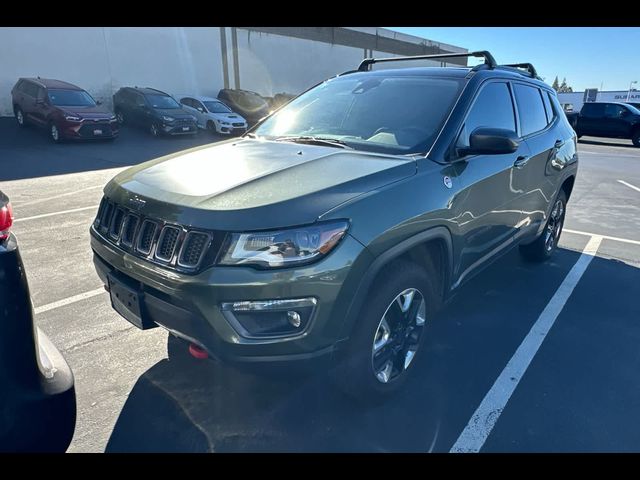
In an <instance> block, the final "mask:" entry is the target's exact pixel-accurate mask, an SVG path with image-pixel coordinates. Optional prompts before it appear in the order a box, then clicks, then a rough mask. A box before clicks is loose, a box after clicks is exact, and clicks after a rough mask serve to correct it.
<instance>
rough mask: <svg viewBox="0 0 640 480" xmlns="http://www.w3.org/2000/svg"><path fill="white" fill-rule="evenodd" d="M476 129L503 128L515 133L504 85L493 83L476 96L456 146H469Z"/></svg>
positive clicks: (507, 94)
mask: <svg viewBox="0 0 640 480" xmlns="http://www.w3.org/2000/svg"><path fill="white" fill-rule="evenodd" d="M478 127H491V128H504V129H506V130H511V131H512V132H515V131H516V119H515V115H514V112H513V102H512V100H511V93H509V87H508V85H507V84H506V83H502V82H499V83H498V82H493V83H489V84H488V85H486V86H485V87H484V88H483V89H482V90H480V93H479V94H478V96H477V98H476V100H475V102H474V103H473V106H472V107H471V111H469V114H468V115H467V119H466V120H465V122H464V127H463V129H462V133H461V134H460V138H459V140H458V146H465V147H468V146H469V136H470V135H471V133H472V132H473V131H474V130H475V129H476V128H478Z"/></svg>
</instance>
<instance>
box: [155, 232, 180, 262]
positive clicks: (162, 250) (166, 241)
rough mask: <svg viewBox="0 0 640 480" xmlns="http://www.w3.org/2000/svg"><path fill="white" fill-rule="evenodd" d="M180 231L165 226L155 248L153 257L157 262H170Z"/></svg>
mask: <svg viewBox="0 0 640 480" xmlns="http://www.w3.org/2000/svg"><path fill="white" fill-rule="evenodd" d="M180 232H181V229H180V228H178V227H174V226H171V225H166V226H165V227H164V228H163V229H162V232H160V237H159V238H158V244H157V246H156V253H155V256H156V258H157V259H158V260H162V261H164V262H170V261H171V259H172V258H173V253H174V252H175V249H176V245H177V244H178V238H179V237H180Z"/></svg>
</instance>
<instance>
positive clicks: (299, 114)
mask: <svg viewBox="0 0 640 480" xmlns="http://www.w3.org/2000/svg"><path fill="white" fill-rule="evenodd" d="M461 85H462V81H461V80H460V79H456V78H435V77H427V76H424V77H417V76H416V77H413V76H400V75H398V76H382V75H371V74H353V75H346V76H344V77H337V78H333V79H331V80H327V81H326V82H324V83H322V84H321V85H319V86H317V87H315V88H313V89H312V90H309V91H308V92H306V93H304V94H302V95H301V96H299V97H297V98H296V99H295V100H293V101H291V102H290V103H289V104H287V105H286V106H284V107H283V108H282V109H281V110H279V111H278V112H277V113H275V114H274V115H272V116H271V117H269V118H268V119H267V120H266V121H265V122H264V123H263V124H262V125H261V126H260V127H259V128H258V129H257V130H256V131H255V132H254V133H255V134H256V135H259V136H265V137H267V138H277V139H280V140H287V137H299V136H314V137H324V138H331V139H336V140H341V141H343V142H345V143H346V144H347V145H348V146H351V147H353V148H355V149H361V150H369V151H377V152H388V153H395V154H407V153H417V152H425V151H427V150H429V148H430V147H431V144H432V143H433V141H434V140H435V138H436V136H437V134H438V133H439V131H440V128H441V127H442V124H443V123H444V120H445V119H446V117H447V115H448V114H449V112H450V110H451V107H452V105H453V103H454V102H455V100H456V98H457V97H458V94H459V92H460V89H461Z"/></svg>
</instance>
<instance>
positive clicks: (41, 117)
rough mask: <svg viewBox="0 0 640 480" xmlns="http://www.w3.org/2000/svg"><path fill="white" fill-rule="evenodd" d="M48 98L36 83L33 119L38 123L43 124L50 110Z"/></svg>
mask: <svg viewBox="0 0 640 480" xmlns="http://www.w3.org/2000/svg"><path fill="white" fill-rule="evenodd" d="M50 109H51V107H50V105H49V99H48V98H47V92H46V90H45V89H44V88H43V87H41V86H39V85H37V86H36V99H35V105H34V108H33V119H34V121H35V122H36V123H38V124H39V125H45V124H46V123H47V118H48V117H49V112H50Z"/></svg>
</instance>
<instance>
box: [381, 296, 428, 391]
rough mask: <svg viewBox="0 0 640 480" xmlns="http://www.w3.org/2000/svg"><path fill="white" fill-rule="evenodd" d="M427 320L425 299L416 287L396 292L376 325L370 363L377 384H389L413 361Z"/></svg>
mask: <svg viewBox="0 0 640 480" xmlns="http://www.w3.org/2000/svg"><path fill="white" fill-rule="evenodd" d="M425 317H426V304H425V301H424V296H423V295H422V293H421V292H420V291H419V290H418V289H416V288H408V289H406V290H404V291H403V292H401V293H399V294H398V295H397V296H396V297H395V298H394V299H393V301H392V302H391V303H390V304H389V306H388V307H387V309H386V310H385V312H384V315H383V316H382V318H381V319H380V322H379V323H378V328H377V329H376V333H375V335H374V338H373V346H372V351H371V362H372V366H373V373H374V375H375V377H376V379H377V380H378V381H379V382H380V383H388V382H390V381H392V380H394V379H395V378H397V377H398V376H399V375H401V374H402V373H403V372H404V371H406V370H407V369H408V368H409V366H410V365H411V362H412V361H413V359H414V358H415V355H416V352H417V350H418V347H419V346H420V339H421V337H422V334H423V330H424V325H425Z"/></svg>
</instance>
